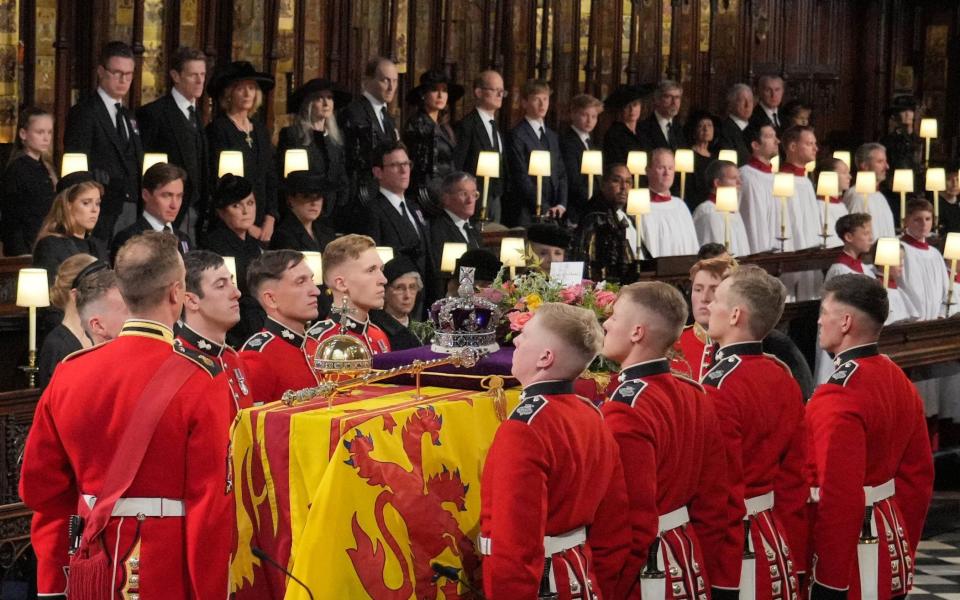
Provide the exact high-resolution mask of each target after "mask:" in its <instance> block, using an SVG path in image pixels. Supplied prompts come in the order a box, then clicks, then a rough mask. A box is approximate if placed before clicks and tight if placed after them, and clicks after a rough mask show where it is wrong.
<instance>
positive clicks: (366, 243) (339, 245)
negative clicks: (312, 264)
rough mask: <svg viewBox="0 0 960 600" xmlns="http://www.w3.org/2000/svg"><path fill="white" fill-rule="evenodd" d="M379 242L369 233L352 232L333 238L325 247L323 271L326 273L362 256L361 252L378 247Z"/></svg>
mask: <svg viewBox="0 0 960 600" xmlns="http://www.w3.org/2000/svg"><path fill="white" fill-rule="evenodd" d="M376 247H377V243H376V242H375V241H373V238H372V237H370V236H368V235H360V234H356V233H350V234H347V235H344V236H341V237H338V238H337V239H335V240H333V241H332V242H330V243H329V244H327V246H326V247H325V248H324V249H323V272H324V280H326V275H327V274H328V273H332V272H333V271H334V269H336V268H337V267H339V266H340V265H342V264H344V263H345V262H347V261H349V260H356V259H358V258H360V254H361V253H363V252H364V251H366V250H369V249H370V248H376Z"/></svg>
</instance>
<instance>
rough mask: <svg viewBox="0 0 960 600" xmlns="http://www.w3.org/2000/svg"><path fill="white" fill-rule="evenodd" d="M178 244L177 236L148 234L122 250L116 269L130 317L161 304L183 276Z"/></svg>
mask: <svg viewBox="0 0 960 600" xmlns="http://www.w3.org/2000/svg"><path fill="white" fill-rule="evenodd" d="M178 244H179V241H177V238H176V236H173V235H168V234H166V233H163V232H161V231H148V232H146V233H142V234H140V235H135V236H133V237H132V238H130V239H129V240H127V242H126V243H125V244H124V245H123V246H121V247H120V250H119V251H118V252H117V258H116V261H115V266H114V268H115V270H116V273H117V283H118V287H119V288H120V295H121V296H123V300H124V302H126V303H127V308H129V309H130V313H131V314H133V315H137V314H138V313H140V312H141V311H144V310H147V309H150V308H154V307H156V306H158V305H160V304H161V303H162V302H163V301H164V300H165V298H166V295H167V288H169V287H170V284H172V283H174V282H176V281H178V280H179V279H180V277H182V275H183V272H182V270H181V269H183V261H182V260H180V254H179V253H178V252H177V245H178Z"/></svg>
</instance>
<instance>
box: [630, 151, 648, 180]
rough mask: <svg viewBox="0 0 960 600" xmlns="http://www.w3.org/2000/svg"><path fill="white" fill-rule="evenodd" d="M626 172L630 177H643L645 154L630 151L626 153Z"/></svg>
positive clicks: (645, 162) (645, 164) (645, 163)
mask: <svg viewBox="0 0 960 600" xmlns="http://www.w3.org/2000/svg"><path fill="white" fill-rule="evenodd" d="M627 170H628V171H630V174H631V175H643V173H644V171H646V170H647V153H646V152H644V151H643V150H631V151H630V152H628V153H627Z"/></svg>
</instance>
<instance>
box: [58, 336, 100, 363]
mask: <svg viewBox="0 0 960 600" xmlns="http://www.w3.org/2000/svg"><path fill="white" fill-rule="evenodd" d="M112 341H113V340H107V341H106V342H100V343H99V344H94V345H93V346H90V347H89V348H81V349H79V350H74V351H73V352H71V353H70V354H68V355H66V356H64V357H63V360H61V361H60V362H67V361H68V360H73V359H75V358H76V357H78V356H80V355H81V354H86V353H87V352H93V351H94V350H96V349H97V348H103V346H104V345H105V344H107V343H108V342H112Z"/></svg>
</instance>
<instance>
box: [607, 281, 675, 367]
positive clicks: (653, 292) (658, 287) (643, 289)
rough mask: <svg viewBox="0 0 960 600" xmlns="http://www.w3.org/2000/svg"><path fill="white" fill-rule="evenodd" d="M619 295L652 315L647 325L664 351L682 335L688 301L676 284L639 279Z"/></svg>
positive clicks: (621, 299) (659, 347) (622, 299)
mask: <svg viewBox="0 0 960 600" xmlns="http://www.w3.org/2000/svg"><path fill="white" fill-rule="evenodd" d="M619 297H620V300H619V301H624V300H625V301H627V302H629V303H630V304H633V305H635V306H639V307H642V308H643V309H644V310H646V311H647V312H648V313H650V315H651V316H652V317H653V318H652V319H651V320H650V321H649V322H647V323H644V325H645V326H646V328H647V330H648V332H650V333H652V334H653V336H652V338H653V340H652V341H655V342H656V343H657V349H658V350H660V351H663V352H665V351H666V350H667V349H668V348H670V347H671V346H673V345H674V344H675V343H676V341H677V340H678V339H680V334H681V333H682V332H683V326H684V325H685V324H686V322H687V301H686V300H684V299H683V294H681V293H680V290H678V289H677V288H676V287H674V286H672V285H670V284H669V283H664V282H662V281H639V282H637V283H631V284H630V285H626V286H624V287H622V288H620V294H619Z"/></svg>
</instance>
